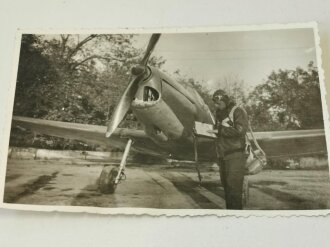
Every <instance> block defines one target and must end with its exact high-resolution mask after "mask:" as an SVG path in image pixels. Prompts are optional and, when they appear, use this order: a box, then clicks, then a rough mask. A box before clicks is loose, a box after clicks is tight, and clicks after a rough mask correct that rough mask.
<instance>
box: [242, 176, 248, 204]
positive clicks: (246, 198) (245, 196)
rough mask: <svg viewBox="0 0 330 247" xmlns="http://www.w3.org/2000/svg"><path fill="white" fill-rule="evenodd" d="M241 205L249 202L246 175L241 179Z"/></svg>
mask: <svg viewBox="0 0 330 247" xmlns="http://www.w3.org/2000/svg"><path fill="white" fill-rule="evenodd" d="M242 200H243V206H246V205H247V204H248V203H249V179H248V176H244V180H243V198H242Z"/></svg>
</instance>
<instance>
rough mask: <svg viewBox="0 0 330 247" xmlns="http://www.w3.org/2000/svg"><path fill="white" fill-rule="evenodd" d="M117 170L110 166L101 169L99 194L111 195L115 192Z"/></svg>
mask: <svg viewBox="0 0 330 247" xmlns="http://www.w3.org/2000/svg"><path fill="white" fill-rule="evenodd" d="M117 175H118V169H117V168H116V167H112V166H105V167H103V169H102V172H101V174H100V178H99V189H100V191H101V193H104V194H112V193H114V192H115V190H116V187H117V185H116V184H115V180H116V177H117Z"/></svg>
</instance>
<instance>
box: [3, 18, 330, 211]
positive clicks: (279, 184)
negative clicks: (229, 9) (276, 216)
mask: <svg viewBox="0 0 330 247" xmlns="http://www.w3.org/2000/svg"><path fill="white" fill-rule="evenodd" d="M18 38H19V47H17V49H18V51H19V58H18V61H17V64H16V66H17V71H16V74H15V75H16V77H15V81H14V82H13V88H15V96H14V98H13V99H12V100H13V108H12V109H9V111H12V114H11V115H12V117H11V119H10V120H8V121H9V122H11V128H10V140H9V146H8V147H7V149H6V150H5V151H4V153H5V154H6V155H8V157H7V166H6V169H5V172H4V174H2V177H1V178H0V179H4V188H2V189H3V198H2V201H3V202H2V207H7V208H19V209H31V210H45V211H47V210H48V208H49V209H50V208H51V209H52V210H54V206H55V207H56V206H61V207H58V209H57V210H59V211H80V212H82V211H84V212H97V210H98V209H101V210H103V211H102V212H107V213H111V212H112V211H111V210H114V209H119V210H120V209H124V210H128V211H125V212H129V213H134V212H135V211H134V210H137V209H140V210H141V211H139V212H140V213H148V212H149V211H148V210H153V209H157V210H159V211H154V212H159V214H162V213H164V212H166V209H177V211H171V212H172V213H173V214H184V212H185V209H189V212H190V214H193V211H191V210H194V209H195V210H196V211H198V214H203V212H205V213H210V212H211V213H215V214H217V213H218V212H222V211H225V210H262V211H264V210H306V211H307V210H320V209H329V208H330V181H329V166H328V151H327V143H326V139H327V138H326V137H327V135H326V132H327V131H325V129H327V128H329V124H328V114H327V111H326V109H327V108H326V105H325V98H324V97H325V87H324V82H323V80H322V78H323V75H322V73H323V72H322V69H321V59H320V47H319V44H318V34H317V27H316V26H315V24H313V25H311V24H306V25H305V26H304V25H286V26H285V25H284V26H273V27H267V28H266V27H260V28H257V27H253V28H248V27H245V28H233V29H232V30H229V29H228V28H227V29H220V28H218V29H216V28H213V29H205V30H203V29H195V30H194V29H188V30H187V29H186V30H182V31H180V30H175V31H173V30H168V31H167V30H157V31H155V32H147V31H146V30H142V31H132V32H128V30H122V32H104V31H102V32H99V31H98V32H93V31H92V30H90V31H88V32H87V31H86V30H84V31H81V30H76V31H72V32H68V31H63V32H55V31H54V30H53V31H47V32H46V31H45V32H41V31H36V32H24V31H22V32H21V33H20V34H19V35H18ZM120 212H121V213H122V212H124V211H120ZM176 212H177V213H176ZM235 212H236V211H235Z"/></svg>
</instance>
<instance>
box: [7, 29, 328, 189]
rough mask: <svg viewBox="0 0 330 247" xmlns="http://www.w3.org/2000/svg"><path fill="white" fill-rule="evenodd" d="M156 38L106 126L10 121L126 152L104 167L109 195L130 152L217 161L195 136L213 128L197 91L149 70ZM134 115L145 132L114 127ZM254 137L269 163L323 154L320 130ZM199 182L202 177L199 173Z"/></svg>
mask: <svg viewBox="0 0 330 247" xmlns="http://www.w3.org/2000/svg"><path fill="white" fill-rule="evenodd" d="M159 38H160V34H153V35H152V36H151V38H150V41H149V44H148V46H147V49H146V51H145V54H144V57H143V58H142V60H141V62H140V63H139V64H138V65H137V66H135V67H133V68H132V70H131V73H132V80H131V81H130V83H129V84H128V86H127V88H126V90H125V91H124V93H123V95H122V96H121V99H120V101H119V103H118V104H117V106H116V108H115V111H114V113H113V115H112V116H111V119H110V121H109V124H108V126H107V127H106V126H95V125H86V124H77V123H67V122H58V121H50V120H42V119H34V118H27V117H20V116H13V119H12V120H13V121H12V125H13V126H20V127H23V128H27V129H31V130H33V131H34V132H37V133H41V134H47V135H51V136H56V137H63V138H67V139H76V140H81V141H85V142H88V143H94V144H99V145H101V146H103V147H110V146H112V147H118V148H122V149H125V151H124V153H123V157H122V160H121V163H120V165H119V166H118V167H117V166H116V167H112V166H105V167H104V168H103V170H102V172H101V174H100V178H99V186H100V190H101V192H103V193H113V192H114V191H115V189H116V187H117V185H118V183H119V182H120V180H121V179H122V178H123V176H125V174H124V172H125V166H126V160H127V157H128V155H129V152H131V151H133V152H138V153H143V154H148V155H152V156H157V157H162V158H166V159H171V160H177V161H189V162H191V163H192V165H196V164H198V162H201V161H203V162H215V161H216V149H215V141H214V138H210V137H207V136H201V135H199V134H198V133H197V132H196V129H195V124H196V122H199V123H204V124H209V125H214V124H215V120H214V117H213V115H212V113H211V111H210V109H209V107H208V106H207V105H206V104H205V102H204V100H203V99H202V98H201V96H200V95H199V94H198V93H197V91H196V90H195V89H194V88H193V87H191V86H189V85H184V84H181V83H178V82H177V81H175V80H173V79H171V78H170V77H169V76H167V75H166V74H165V73H163V72H162V71H160V70H159V69H157V68H154V67H151V66H149V65H148V60H149V58H150V56H151V54H152V51H153V50H154V48H155V46H156V44H157V42H158V40H159ZM129 110H132V112H133V114H134V115H135V117H136V118H137V119H138V121H139V122H140V123H141V124H142V125H143V127H144V130H133V129H124V128H118V125H119V124H120V123H121V122H122V121H123V119H124V118H125V116H126V114H127V112H128V111H129ZM254 136H255V137H256V139H257V140H258V142H259V144H260V146H261V147H262V149H263V150H264V151H265V153H266V154H267V158H273V159H274V158H283V157H294V156H308V155H313V154H321V153H327V149H326V140H325V133H324V130H323V129H315V130H297V131H273V132H256V133H254ZM198 175H199V178H201V177H200V174H199V171H198Z"/></svg>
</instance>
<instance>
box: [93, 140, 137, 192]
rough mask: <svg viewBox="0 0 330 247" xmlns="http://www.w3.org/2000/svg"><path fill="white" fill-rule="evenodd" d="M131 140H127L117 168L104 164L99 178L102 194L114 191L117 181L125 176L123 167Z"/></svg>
mask: <svg viewBox="0 0 330 247" xmlns="http://www.w3.org/2000/svg"><path fill="white" fill-rule="evenodd" d="M132 142H133V141H132V140H131V139H129V140H128V141H127V144H126V147H125V151H124V154H123V157H122V159H121V162H120V166H119V168H117V167H113V166H104V167H103V169H102V172H101V175H100V178H99V189H100V191H101V192H102V193H104V194H112V193H114V192H115V190H116V188H117V185H118V184H119V182H120V181H121V180H123V179H125V178H126V175H125V167H126V160H127V157H128V154H129V150H130V149H131V145H132Z"/></svg>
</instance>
